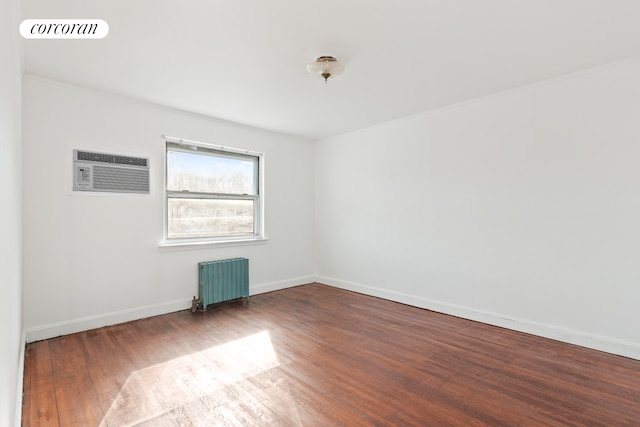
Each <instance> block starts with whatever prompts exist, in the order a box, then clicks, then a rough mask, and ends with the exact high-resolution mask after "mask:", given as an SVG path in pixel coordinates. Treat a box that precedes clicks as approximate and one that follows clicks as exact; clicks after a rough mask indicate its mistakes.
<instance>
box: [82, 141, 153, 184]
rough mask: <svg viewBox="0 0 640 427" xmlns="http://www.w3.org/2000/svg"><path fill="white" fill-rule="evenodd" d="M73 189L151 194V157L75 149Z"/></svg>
mask: <svg viewBox="0 0 640 427" xmlns="http://www.w3.org/2000/svg"><path fill="white" fill-rule="evenodd" d="M73 190H74V191H101V192H111V193H144V194H149V159H145V158H141V157H129V156H120V155H117V154H105V153H95V152H90V151H83V150H73Z"/></svg>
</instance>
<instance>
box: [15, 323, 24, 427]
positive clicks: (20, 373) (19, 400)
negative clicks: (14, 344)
mask: <svg viewBox="0 0 640 427" xmlns="http://www.w3.org/2000/svg"><path fill="white" fill-rule="evenodd" d="M26 345H27V331H22V336H21V337H20V356H19V357H20V359H19V361H18V387H17V388H18V389H17V390H16V415H15V418H14V419H15V421H16V422H15V425H16V427H20V426H21V425H22V398H23V395H22V390H23V388H24V357H25V354H24V351H25V347H26Z"/></svg>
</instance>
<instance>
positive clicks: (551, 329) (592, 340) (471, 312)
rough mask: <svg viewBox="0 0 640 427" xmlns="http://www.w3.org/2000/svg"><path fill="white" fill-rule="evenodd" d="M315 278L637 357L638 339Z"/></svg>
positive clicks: (518, 329)
mask: <svg viewBox="0 0 640 427" xmlns="http://www.w3.org/2000/svg"><path fill="white" fill-rule="evenodd" d="M315 279H316V281H317V282H318V283H323V284H326V285H329V286H334V287H336V288H341V289H345V290H349V291H353V292H358V293H361V294H365V295H370V296H374V297H378V298H383V299H386V300H390V301H395V302H399V303H403V304H407V305H411V306H414V307H420V308H425V309H428V310H432V311H436V312H438V313H444V314H449V315H452V316H456V317H461V318H463V319H469V320H475V321H478V322H482V323H486V324H489V325H494V326H500V327H502V328H507V329H511V330H514V331H519V332H525V333H528V334H532V335H537V336H540V337H544V338H550V339H553V340H556V341H562V342H566V343H569V344H576V345H579V346H582V347H587V348H591V349H595V350H600V351H604V352H607V353H612V354H617V355H620V356H625V357H629V358H632V359H636V360H640V343H634V342H629V341H623V340H618V339H615V338H609V337H603V336H598V335H593V334H589V333H585V332H581V331H576V330H572V329H567V328H563V327H559V326H555V325H549V324H544V323H539V322H532V321H529V320H526V319H519V318H515V317H511V316H504V315H501V314H498V313H491V312H487V311H482V310H476V309H474V308H471V307H464V306H460V305H455V304H449V303H445V302H441V301H436V300H432V299H428V298H423V297H419V296H415V295H408V294H403V293H400V292H394V291H390V290H388V289H382V288H377V287H373V286H367V285H363V284H360V283H354V282H348V281H344V280H339V279H334V278H331V277H325V276H318V277H316V278H315Z"/></svg>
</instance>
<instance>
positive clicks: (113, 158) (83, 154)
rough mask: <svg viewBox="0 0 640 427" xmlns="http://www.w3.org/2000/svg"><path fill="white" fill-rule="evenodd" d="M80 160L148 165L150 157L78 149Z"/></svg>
mask: <svg viewBox="0 0 640 427" xmlns="http://www.w3.org/2000/svg"><path fill="white" fill-rule="evenodd" d="M78 160H81V161H85V162H98V163H109V164H115V165H130V166H142V167H147V161H148V159H143V158H140V157H129V156H118V155H115V154H105V153H91V152H89V151H79V150H78Z"/></svg>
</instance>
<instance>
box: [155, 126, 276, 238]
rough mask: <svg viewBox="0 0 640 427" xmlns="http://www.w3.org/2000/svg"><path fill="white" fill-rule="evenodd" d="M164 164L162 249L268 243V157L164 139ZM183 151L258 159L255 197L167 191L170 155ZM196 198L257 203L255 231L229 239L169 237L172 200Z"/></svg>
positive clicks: (210, 145) (258, 153) (185, 141)
mask: <svg viewBox="0 0 640 427" xmlns="http://www.w3.org/2000/svg"><path fill="white" fill-rule="evenodd" d="M164 139H165V147H164V148H165V151H164V156H165V159H164V160H165V161H164V170H165V173H164V231H163V234H164V240H163V241H162V242H161V244H160V246H161V247H163V246H168V247H171V246H191V245H196V246H201V245H207V244H221V243H222V244H224V243H242V242H256V241H263V240H266V238H265V232H264V163H265V154H264V153H260V152H255V151H249V150H243V149H238V148H231V147H226V146H221V145H214V144H208V143H204V142H199V141H192V140H187V139H182V138H174V137H168V136H165V137H164ZM169 151H180V152H185V153H190V154H198V151H199V152H200V153H204V154H203V155H207V154H210V155H213V156H220V157H225V156H226V157H230V158H234V159H244V158H247V157H253V158H256V159H257V165H256V167H257V169H258V171H257V173H256V174H255V175H254V180H255V181H256V182H254V185H255V186H256V194H255V195H239V194H224V193H189V192H183V191H170V190H169V189H168V188H167V182H168V176H169V171H168V165H167V159H168V152H169ZM194 195H195V196H197V197H200V198H205V199H217V200H248V199H252V200H253V201H254V214H253V215H254V217H253V218H254V219H253V221H254V224H253V228H254V232H253V234H247V235H227V236H207V237H181V238H170V237H169V236H168V230H169V227H168V224H169V209H168V206H169V199H170V198H180V197H185V198H189V197H193V196H194Z"/></svg>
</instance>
